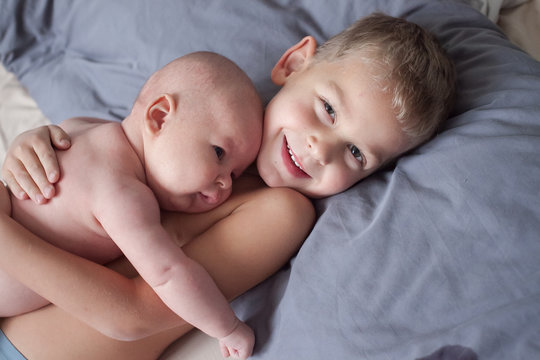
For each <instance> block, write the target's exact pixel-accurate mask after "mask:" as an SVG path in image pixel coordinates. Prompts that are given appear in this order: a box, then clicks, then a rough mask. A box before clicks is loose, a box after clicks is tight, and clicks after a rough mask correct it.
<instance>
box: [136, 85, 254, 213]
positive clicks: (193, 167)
mask: <svg viewBox="0 0 540 360" xmlns="http://www.w3.org/2000/svg"><path fill="white" fill-rule="evenodd" d="M194 89H196V87H195V88H194ZM253 93H254V92H253ZM175 114H176V115H175V116H176V118H174V119H170V120H166V121H165V122H164V125H163V128H162V130H161V134H160V135H159V136H158V137H157V138H156V141H155V142H154V143H153V145H152V148H151V149H147V150H145V153H148V154H149V155H147V159H146V167H147V177H148V184H149V186H150V187H151V188H152V190H153V191H154V193H155V194H156V197H157V199H158V201H159V203H160V206H161V208H163V209H166V210H175V211H185V212H203V211H207V210H210V209H213V208H215V207H216V206H218V205H219V204H221V203H223V202H224V201H225V200H226V199H227V198H228V197H229V195H230V194H231V186H232V180H233V178H235V177H238V176H239V175H240V174H241V173H242V172H243V171H244V170H245V169H246V168H247V167H248V166H249V165H250V164H252V163H253V161H254V160H255V157H256V155H257V152H258V150H259V146H260V141H261V132H262V107H261V105H260V101H259V99H258V97H257V95H256V93H254V94H253V96H251V97H249V94H247V96H246V94H245V93H244V96H242V93H241V92H240V91H238V90H237V91H231V90H230V89H227V90H226V91H220V90H219V89H217V88H216V89H214V91H210V92H205V91H199V90H192V91H189V92H186V93H185V94H183V95H181V96H180V98H179V99H178V103H177V105H176V112H175ZM150 156H151V158H150Z"/></svg>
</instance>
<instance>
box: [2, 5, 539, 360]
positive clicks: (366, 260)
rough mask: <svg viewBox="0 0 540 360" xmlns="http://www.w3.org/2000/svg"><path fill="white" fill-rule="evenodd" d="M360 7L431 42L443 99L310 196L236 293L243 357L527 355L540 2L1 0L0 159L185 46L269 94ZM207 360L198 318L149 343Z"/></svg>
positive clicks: (172, 358) (128, 85)
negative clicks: (365, 167) (446, 87)
mask: <svg viewBox="0 0 540 360" xmlns="http://www.w3.org/2000/svg"><path fill="white" fill-rule="evenodd" d="M373 11H382V12H385V13H388V14H391V15H394V16H402V17H405V18H407V19H409V20H411V21H414V22H416V23H418V24H420V25H422V26H424V27H426V28H427V29H429V30H430V31H432V32H433V33H434V34H435V35H436V36H437V37H438V38H439V39H440V41H441V42H442V44H443V46H444V47H445V48H446V49H447V51H448V53H449V55H450V56H451V57H452V59H453V60H454V61H455V63H456V67H457V71H458V97H457V101H456V105H455V108H454V110H453V111H452V114H451V117H450V118H449V119H448V121H447V122H446V123H445V124H444V126H443V128H442V129H441V131H440V132H439V133H438V134H437V136H436V137H435V138H434V139H433V140H431V141H430V142H428V143H427V144H425V145H423V146H422V147H420V148H418V149H416V150H414V151H412V152H411V153H409V154H407V155H406V156H405V157H403V158H401V159H400V160H399V161H397V163H396V164H395V166H393V167H392V168H389V169H386V170H384V171H382V172H379V173H377V174H376V175H373V176H371V177H369V178H368V179H365V180H364V181H362V182H360V183H358V184H357V185H355V186H354V187H353V188H351V189H350V190H348V191H346V192H344V193H341V194H338V195H336V196H333V197H331V198H327V199H323V200H319V201H316V202H315V205H316V209H317V213H318V221H317V223H316V225H315V227H314V229H313V231H312V232H311V234H310V236H309V237H308V238H307V240H306V241H305V243H304V245H303V246H302V248H301V249H300V251H299V252H298V254H297V255H296V256H295V257H294V258H293V259H292V260H291V262H290V264H289V265H287V266H286V267H285V268H283V269H282V270H280V271H279V272H278V273H277V274H275V275H274V276H272V277H271V278H270V279H268V280H267V281H265V282H263V283H262V284H260V285H259V286H257V287H256V288H254V289H252V290H250V291H249V292H247V293H246V294H244V295H243V296H241V297H240V298H238V299H237V300H235V301H234V303H233V306H234V308H235V311H236V312H237V314H238V315H239V316H240V317H241V318H242V319H244V320H245V321H247V322H248V324H250V325H251V326H252V327H253V328H254V330H255V332H256V335H257V344H256V347H255V353H254V356H253V358H254V359H261V360H263V359H264V360H270V359H272V360H275V359H310V360H316V359H321V360H322V359H324V360H327V359H372V360H379V359H381V360H382V359H385V360H386V359H429V360H442V359H463V360H468V359H535V358H540V195H539V190H540V156H539V155H540V63H539V62H538V60H539V59H540V0H529V1H523V0H517V1H516V0H514V1H500V0H499V1H495V0H494V1H480V0H476V1H474V0H470V1H458V0H456V1H435V0H393V1H391V0H371V1H368V0H365V1H356V0H341V1H331V0H328V1H325V0H296V1H293V0H266V1H245V0H244V1H242V0H227V1H220V0H204V1H197V2H187V1H166V0H156V1H152V2H150V1H147V2H144V1H132V0H115V1H108V0H94V1H67V0H57V1H47V0H42V1H29V0H1V1H0V60H1V63H2V68H1V69H0V127H1V129H0V142H1V144H0V145H1V149H0V150H1V151H2V154H0V156H1V158H2V159H3V154H4V152H5V149H6V147H7V145H8V144H9V141H10V140H11V139H12V138H13V137H14V136H15V134H17V133H19V132H21V131H23V130H25V129H27V128H32V127H35V126H37V125H39V124H47V123H49V122H52V123H58V122H60V121H62V120H64V119H66V118H69V117H72V116H97V117H101V118H106V119H112V120H121V119H122V118H123V117H124V116H125V115H126V114H127V112H128V110H129V108H130V107H131V104H132V102H133V99H134V98H135V96H136V94H137V91H138V89H139V88H140V86H141V85H142V83H143V82H144V80H145V79H146V77H147V76H148V75H149V74H150V73H152V72H153V71H154V70H155V69H157V68H159V67H160V66H162V65H163V64H165V63H166V62H168V61H169V60H171V59H173V58H175V57H178V56H180V55H182V54H185V53H188V52H192V51H196V50H210V51H215V52H218V53H221V54H223V55H225V56H228V57H229V58H231V59H232V60H234V61H235V62H237V63H238V64H239V65H240V66H241V67H242V68H243V69H244V70H245V71H246V72H247V73H248V75H249V76H250V77H251V78H252V79H253V81H254V82H255V84H256V86H257V89H258V90H259V92H260V94H261V96H262V98H263V99H264V101H268V99H270V98H271V96H272V95H273V94H274V93H275V91H276V90H277V89H276V88H275V87H274V86H273V85H272V84H271V83H270V80H269V74H270V70H271V68H272V66H273V64H274V63H275V62H276V61H277V59H278V58H279V56H280V55H281V53H282V52H283V51H284V50H285V49H286V48H287V47H288V46H290V45H292V44H293V43H295V42H297V41H298V40H299V39H300V38H301V37H302V36H304V35H307V34H311V35H314V36H315V38H316V39H317V40H318V41H319V42H322V41H324V40H325V39H327V38H328V37H330V36H331V35H333V34H335V33H337V32H339V31H340V30H342V29H343V28H344V27H346V26H347V25H349V24H350V23H352V22H353V21H354V20H356V19H357V18H359V17H361V16H363V15H367V14H369V13H371V12H373ZM219 358H221V357H220V355H219V350H218V347H217V344H216V343H215V341H214V340H213V339H210V338H208V337H206V336H205V335H204V334H202V333H200V332H198V331H193V332H192V333H190V334H189V335H188V336H186V337H184V338H183V339H180V340H179V341H177V342H176V343H175V344H173V345H172V346H171V348H170V349H169V350H168V351H167V352H166V353H165V354H164V355H163V356H162V357H161V359H163V360H176V359H190V360H202V359H207V360H209V359H219Z"/></svg>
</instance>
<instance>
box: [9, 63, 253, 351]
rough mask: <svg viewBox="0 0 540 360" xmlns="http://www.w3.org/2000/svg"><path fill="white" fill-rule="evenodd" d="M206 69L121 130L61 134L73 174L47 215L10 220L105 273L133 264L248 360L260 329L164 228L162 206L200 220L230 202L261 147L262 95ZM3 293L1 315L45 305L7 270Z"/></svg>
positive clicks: (23, 210)
mask: <svg viewBox="0 0 540 360" xmlns="http://www.w3.org/2000/svg"><path fill="white" fill-rule="evenodd" d="M207 56H210V55H207ZM211 56H214V55H211ZM193 57H196V59H195V60H194V59H192V58H193ZM201 57H203V55H201V54H196V55H190V56H188V57H184V58H182V59H180V60H177V61H178V64H176V63H175V62H173V63H174V64H169V65H167V67H166V68H165V69H168V70H160V71H167V79H166V81H171V77H173V76H176V75H177V74H176V73H177V72H182V71H186V70H184V68H186V67H188V68H189V67H190V66H192V63H193V62H197V61H200V58H201ZM186 58H187V60H186ZM209 64H210V65H209V66H208V68H203V69H202V70H201V69H193V68H189V69H188V70H189V72H190V73H189V74H184V73H181V74H180V75H178V76H177V77H178V80H177V82H178V84H175V85H174V86H172V87H171V89H172V90H175V87H178V90H177V91H175V92H173V91H171V92H170V93H160V92H155V91H150V94H148V93H147V92H142V93H141V97H143V98H144V97H146V95H149V96H148V97H147V99H143V100H142V101H143V102H144V104H147V105H146V106H142V105H141V104H140V103H136V104H135V106H134V108H133V111H132V113H131V114H130V116H128V117H127V118H126V119H125V120H124V121H123V122H122V123H117V122H110V121H109V122H107V121H102V120H99V119H89V118H76V119H70V120H67V121H66V122H65V123H64V124H63V127H64V130H66V131H67V132H68V133H69V134H70V136H71V139H72V146H71V149H70V151H66V152H60V153H59V154H58V161H59V164H60V169H59V170H60V172H61V173H62V174H67V175H66V176H64V177H63V179H62V181H60V182H59V183H58V185H57V188H56V191H57V196H55V197H54V198H53V199H51V200H50V201H49V202H48V203H47V204H44V205H36V204H35V203H33V202H30V201H21V200H18V199H16V198H15V197H13V198H12V211H11V215H12V217H13V219H15V220H17V221H18V222H19V223H20V224H21V225H23V226H25V227H26V228H27V229H29V230H30V231H32V232H33V233H34V234H36V235H38V236H40V237H42V238H43V239H45V240H47V241H48V242H50V243H51V244H53V245H56V246H58V247H60V248H62V249H65V250H67V251H69V252H71V253H73V254H76V255H79V256H82V257H84V258H87V259H89V260H92V261H95V262H98V263H107V262H110V261H111V260H113V259H116V258H118V257H119V256H120V255H122V254H124V255H125V256H126V257H127V258H128V259H129V261H130V262H131V263H132V264H133V265H134V267H135V268H136V269H137V271H138V272H139V273H140V274H141V276H142V277H143V278H144V279H145V281H146V282H147V283H148V284H149V285H150V286H151V287H152V288H153V289H154V291H155V292H156V293H157V294H158V295H159V297H160V298H161V299H162V300H163V301H164V302H165V303H166V304H167V305H168V306H169V307H170V308H171V309H172V310H173V311H175V312H176V313H177V314H179V315H180V316H182V317H183V318H184V319H185V320H187V321H188V322H190V323H191V324H193V325H194V326H197V327H199V328H200V329H201V330H203V331H205V332H206V333H208V334H209V335H211V336H214V337H216V338H218V339H220V341H221V343H222V345H223V346H224V347H225V348H226V349H227V350H226V352H227V353H231V354H234V355H236V356H239V357H241V358H246V357H247V356H249V355H250V354H251V349H252V347H253V341H254V340H253V334H252V331H251V330H250V329H249V328H248V327H247V326H246V325H245V324H244V323H242V322H241V321H239V320H238V319H237V318H236V316H235V315H234V313H233V311H232V309H231V308H230V306H229V304H228V302H227V301H226V299H225V297H224V296H223V295H222V293H221V292H220V291H219V289H218V288H217V286H216V285H215V283H214V282H213V280H212V278H211V277H210V276H209V275H208V273H207V272H206V271H205V269H204V268H203V267H202V266H200V265H199V264H198V263H196V262H195V261H193V260H191V259H190V258H189V257H187V256H185V254H184V253H183V251H182V250H181V248H180V247H178V246H177V245H176V244H175V243H174V239H173V238H172V237H171V235H170V233H168V232H167V231H166V230H165V229H164V227H163V226H162V225H161V223H160V208H161V209H166V210H174V211H184V212H203V211H207V210H210V209H212V208H215V207H216V206H218V205H219V204H221V203H222V202H224V201H225V200H226V199H227V198H228V197H229V195H230V193H231V190H232V178H233V177H236V176H239V175H240V174H241V173H242V172H243V171H244V170H245V169H246V168H247V167H248V166H249V165H250V164H251V163H252V162H253V161H254V159H255V156H256V154H257V151H258V148H259V144H260V133H261V127H262V124H261V120H262V119H261V117H262V108H261V105H260V102H259V99H258V95H257V93H256V91H255V89H254V88H253V86H252V85H251V83H250V82H249V80H248V79H247V76H246V77H245V78H237V77H230V76H229V77H227V78H226V79H220V78H219V76H217V74H218V73H219V72H220V71H222V70H221V68H220V69H214V68H213V67H214V66H217V64H214V63H211V62H209ZM231 64H232V63H231ZM220 65H221V63H220ZM226 66H231V65H230V64H229V65H226ZM171 67H172V68H173V69H171ZM210 67H212V68H211V69H210ZM238 70H239V69H238ZM197 71H199V72H200V73H197ZM223 71H229V70H227V69H224V70H223ZM213 72H215V74H214V73H213ZM237 72H238V73H240V71H237ZM158 73H159V72H158ZM194 73H195V75H193V74H194ZM236 75H238V74H235V76H236ZM212 76H214V77H216V79H213V78H212ZM237 79H241V80H242V81H239V82H236V80H237ZM205 81H206V82H208V83H209V84H208V85H207V86H204V84H203V83H204V82H205ZM156 88H157V90H161V89H162V88H161V87H160V86H158V85H156ZM164 88H165V90H167V89H168V87H167V86H165V87H164ZM111 240H112V241H111ZM0 291H1V292H2V293H1V296H0V309H1V311H2V313H1V314H0V315H2V316H12V315H17V314H20V313H24V312H27V311H31V310H34V309H36V308H39V307H41V306H43V305H45V304H47V303H48V301H47V300H45V299H44V298H41V297H39V296H37V295H36V294H34V293H33V292H31V291H30V290H28V289H27V288H26V287H25V286H24V285H22V284H20V283H19V282H18V281H16V280H14V279H12V278H10V277H9V276H7V275H6V274H5V273H2V272H0Z"/></svg>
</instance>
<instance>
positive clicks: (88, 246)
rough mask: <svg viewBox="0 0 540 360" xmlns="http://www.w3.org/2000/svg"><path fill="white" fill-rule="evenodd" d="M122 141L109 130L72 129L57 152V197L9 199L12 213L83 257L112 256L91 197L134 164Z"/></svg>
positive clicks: (111, 246) (113, 252)
mask: <svg viewBox="0 0 540 360" xmlns="http://www.w3.org/2000/svg"><path fill="white" fill-rule="evenodd" d="M98 130H100V129H98ZM103 130H106V129H103ZM125 146H129V144H127V142H126V141H125V139H123V138H122V136H121V133H116V132H114V131H85V132H81V133H80V134H76V135H75V136H73V137H72V147H71V149H70V150H69V151H64V152H57V157H58V160H59V164H60V171H61V174H62V176H61V179H60V181H59V182H58V183H57V184H56V192H57V196H55V197H54V198H53V199H52V200H51V201H49V202H48V203H47V204H45V205H36V204H34V203H32V202H30V201H14V202H13V217H14V218H15V219H16V220H17V221H19V222H21V223H22V224H23V225H24V226H25V227H27V228H28V229H30V230H31V231H32V232H34V233H35V234H37V235H39V236H40V237H43V238H44V239H45V240H47V241H49V242H50V243H53V244H54V245H56V246H59V247H61V248H63V249H65V250H68V251H70V252H72V253H76V254H78V255H80V256H83V257H85V258H89V259H92V260H94V261H99V262H107V261H110V260H112V259H114V258H116V257H118V256H119V255H120V250H119V249H118V247H117V246H116V245H115V244H114V242H113V241H112V240H111V239H110V238H109V236H108V235H107V233H106V232H105V231H104V230H103V228H102V226H101V224H100V223H99V222H98V221H97V220H96V214H95V209H96V206H95V201H96V199H97V198H98V196H99V195H100V193H101V192H103V191H107V190H106V189H107V188H108V187H110V186H111V184H110V182H111V181H113V180H114V179H116V176H122V174H124V173H125V171H128V169H129V168H130V166H135V164H133V165H130V163H129V162H130V158H129V156H127V154H129V149H125V148H124V147H125ZM124 153H125V154H124ZM123 155H124V156H123ZM115 172H117V175H116V174H115ZM112 200H113V199H111V201H112Z"/></svg>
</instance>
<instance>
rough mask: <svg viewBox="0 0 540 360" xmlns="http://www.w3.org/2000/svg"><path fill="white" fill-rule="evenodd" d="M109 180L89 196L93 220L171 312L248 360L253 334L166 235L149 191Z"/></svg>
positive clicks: (129, 180) (202, 271) (130, 180)
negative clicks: (105, 187)
mask: <svg viewBox="0 0 540 360" xmlns="http://www.w3.org/2000/svg"><path fill="white" fill-rule="evenodd" d="M104 180H105V181H107V179H104ZM108 180H110V184H111V185H110V186H109V187H108V188H107V190H105V189H102V190H100V193H99V194H96V195H95V196H94V199H95V204H96V205H95V206H94V216H95V217H96V219H97V220H98V221H99V222H100V223H101V225H102V226H103V228H104V229H105V231H106V232H107V233H108V235H109V236H110V237H111V238H112V239H113V240H114V241H115V243H116V244H117V245H118V247H119V248H120V249H121V250H122V252H123V253H124V255H125V256H126V257H127V258H128V260H129V261H130V262H131V263H132V264H133V266H134V267H135V269H136V270H137V271H138V272H139V274H140V275H141V277H142V278H143V279H145V280H146V282H147V283H148V284H149V285H150V286H151V287H152V288H153V289H154V291H155V292H156V293H157V294H158V296H159V297H160V298H161V299H162V300H163V302H164V303H165V304H166V305H167V306H169V307H170V308H171V309H172V310H173V311H174V312H175V313H176V314H178V315H179V316H181V317H182V318H183V319H184V320H186V321H187V322H189V323H190V324H192V325H193V326H195V327H197V328H199V329H201V330H202V331H204V332H205V333H207V334H208V335H210V336H213V337H215V338H218V339H219V340H220V341H221V342H222V343H224V344H225V346H226V348H227V351H229V352H230V353H231V354H235V355H237V356H239V357H241V358H247V357H248V356H249V355H250V354H251V351H252V348H253V344H254V336H253V332H252V331H251V329H249V328H248V327H247V325H245V324H244V323H242V322H241V321H240V320H239V319H238V318H237V317H236V316H235V314H234V312H233V311H232V309H231V307H230V306H229V304H228V302H227V300H226V299H225V297H224V296H223V294H222V293H221V292H220V290H219V289H218V287H217V286H216V284H215V283H214V281H213V280H212V278H211V277H210V275H209V274H208V273H207V271H206V270H205V269H204V268H203V267H202V266H201V265H200V264H198V263H197V262H196V261H193V260H192V259H190V258H189V257H187V256H186V255H185V254H184V252H183V251H182V249H181V248H180V247H178V246H177V245H176V244H175V243H174V241H173V239H172V237H171V236H170V235H169V233H168V232H166V231H165V229H164V228H163V226H162V225H161V222H160V209H159V206H158V203H157V201H156V199H155V197H154V195H153V193H152V192H151V190H150V189H149V188H148V187H147V186H146V184H144V183H142V182H140V181H138V180H137V179H135V178H124V179H123V181H121V182H119V180H118V178H117V177H116V178H115V179H114V183H113V182H112V181H113V179H112V178H110V179H108ZM112 184H114V185H112Z"/></svg>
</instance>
